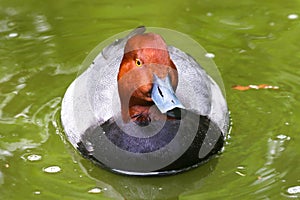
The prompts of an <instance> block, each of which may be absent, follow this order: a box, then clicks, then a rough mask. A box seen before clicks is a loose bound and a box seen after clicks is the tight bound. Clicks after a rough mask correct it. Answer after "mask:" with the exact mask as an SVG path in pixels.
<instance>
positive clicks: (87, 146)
mask: <svg viewBox="0 0 300 200" xmlns="http://www.w3.org/2000/svg"><path fill="white" fill-rule="evenodd" d="M85 147H86V150H87V151H88V152H89V153H92V152H93V151H94V147H93V144H92V143H91V142H89V141H87V142H86V144H85Z"/></svg>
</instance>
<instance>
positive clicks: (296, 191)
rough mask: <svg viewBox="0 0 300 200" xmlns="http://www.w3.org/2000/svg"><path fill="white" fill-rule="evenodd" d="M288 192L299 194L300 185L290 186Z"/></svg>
mask: <svg viewBox="0 0 300 200" xmlns="http://www.w3.org/2000/svg"><path fill="white" fill-rule="evenodd" d="M287 192H288V193H289V194H297V193H300V186H299V185H297V186H293V187H290V188H288V189H287Z"/></svg>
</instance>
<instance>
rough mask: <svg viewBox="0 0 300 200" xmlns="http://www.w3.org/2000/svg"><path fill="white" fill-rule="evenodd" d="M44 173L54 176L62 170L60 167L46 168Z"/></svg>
mask: <svg viewBox="0 0 300 200" xmlns="http://www.w3.org/2000/svg"><path fill="white" fill-rule="evenodd" d="M43 171H44V172H47V173H51V174H54V173H58V172H60V171H61V168H60V167H59V166H50V167H46V168H44V169H43Z"/></svg>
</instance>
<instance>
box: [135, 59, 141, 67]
mask: <svg viewBox="0 0 300 200" xmlns="http://www.w3.org/2000/svg"><path fill="white" fill-rule="evenodd" d="M135 64H136V66H138V67H141V66H142V61H141V60H140V59H138V58H137V59H135Z"/></svg>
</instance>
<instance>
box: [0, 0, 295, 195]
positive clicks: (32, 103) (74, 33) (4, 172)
mask: <svg viewBox="0 0 300 200" xmlns="http://www.w3.org/2000/svg"><path fill="white" fill-rule="evenodd" d="M124 2H125V1H114V2H103V1H101V2H100V1H64V0H63V1H57V2H55V3H53V1H48V0H44V1H43V2H42V1H27V2H26V3H20V1H11V0H2V1H1V5H0V196H1V197H2V198H1V199H33V198H36V197H38V198H41V199H61V198H62V197H66V198H67V199H88V200H91V199H97V200H99V199H102V197H103V196H105V197H110V198H112V199H127V200H130V199H139V198H140V199H141V198H144V199H151V198H152V199H154V198H157V199H164V198H170V199H178V197H177V196H178V195H179V194H183V195H182V196H183V199H191V198H192V199H223V198H224V197H225V199H226V198H231V197H232V199H280V198H299V197H300V191H299V190H300V189H299V187H300V178H299V166H300V163H299V140H300V136H299V135H300V134H299V126H298V122H299V119H300V113H299V110H300V104H299V102H300V94H299V81H300V79H299V77H300V71H299V56H300V54H299V52H300V51H299V40H300V37H299V28H300V26H299V20H300V19H299V13H298V12H299V2H298V1H295V0H291V1H289V2H288V4H285V5H284V6H282V2H281V1H279V0H274V1H272V2H270V1H257V0H252V1H250V0H246V1H236V2H234V1H230V2H224V1H220V0H215V1H211V0H207V1H197V2H196V1H192V0H186V1H174V3H173V4H170V3H169V2H167V1H157V2H156V3H153V2H149V1H145V2H141V1H140V2H139V4H129V3H128V2H125V3H124ZM165 2H166V3H165ZM175 2H176V3H175ZM129 5H130V6H129ZM157 8H159V9H157ZM228 8H231V9H228ZM249 8H251V9H249ZM78 13H80V15H78ZM175 15H176V17H174V16H175ZM124 16H130V18H126V17H124ZM138 25H148V26H161V27H166V28H172V29H176V30H178V31H181V32H184V33H186V34H188V35H190V36H191V37H193V38H194V39H196V40H197V41H198V42H200V43H201V44H202V45H203V46H205V47H206V48H207V50H208V51H209V52H213V54H214V56H212V55H207V56H211V57H214V58H213V59H214V60H215V62H216V63H217V65H218V66H219V67H220V70H221V72H222V76H223V78H224V83H225V85H226V87H227V91H226V93H227V99H228V104H229V107H230V109H231V113H232V117H233V121H234V125H233V132H232V134H231V135H230V136H231V139H230V143H229V145H227V147H226V148H227V149H226V151H225V152H224V154H222V155H221V156H220V158H218V159H213V160H211V161H210V162H209V163H207V164H205V165H203V166H201V167H200V168H198V169H195V170H193V171H190V172H187V173H184V174H180V175H178V176H170V177H161V178H145V179H142V178H134V177H125V176H118V175H114V174H111V173H108V172H106V171H104V170H101V169H99V168H98V167H96V166H93V165H92V164H90V163H89V162H88V161H86V160H84V159H82V158H81V157H80V155H78V154H77V153H74V151H73V149H72V148H71V147H70V145H64V142H65V141H63V142H62V140H61V138H62V139H63V140H64V138H65V137H64V135H63V132H62V129H61V127H60V125H59V124H60V121H59V116H58V115H59V109H60V100H61V99H60V98H61V97H62V96H63V94H64V92H65V89H66V87H67V86H68V85H69V83H70V82H71V81H72V80H73V79H74V78H75V77H76V72H77V69H78V66H79V65H80V63H81V62H82V60H83V59H84V57H85V53H86V52H88V51H90V50H91V49H92V48H93V47H94V46H95V45H96V44H98V43H99V42H100V41H101V40H102V39H104V38H107V37H108V36H109V35H113V34H115V33H118V32H120V31H123V30H127V29H130V28H134V27H136V26H138ZM250 83H252V84H260V83H267V84H272V85H278V86H279V87H280V89H279V90H278V91H276V92H275V91H270V90H269V91H264V90H259V91H252V90H251V91H246V92H237V91H232V90H231V89H230V86H232V85H235V84H242V85H248V84H250ZM278 129H280V131H278V132H277V130H278ZM274 130H275V131H274ZM57 134H59V135H57ZM59 136H61V138H60V137H59ZM34 155H40V156H41V159H40V160H39V158H38V157H35V156H34ZM71 155H74V156H73V157H75V160H80V162H79V161H78V164H79V165H80V166H81V167H80V166H78V164H77V163H76V162H73V160H72V158H73V157H72V156H71ZM35 159H37V160H36V161H34V160H35ZM217 162H218V163H217ZM214 163H215V164H214ZM216 163H217V164H216ZM211 165H212V168H210V166H211ZM214 165H215V166H214ZM49 166H59V167H60V168H61V171H60V172H59V173H54V174H48V173H45V172H43V171H42V169H44V168H47V167H49ZM201 174H202V175H201ZM89 191H90V192H89ZM229 194H230V195H232V196H230V197H229V196H228V195H229ZM280 195H281V196H280ZM198 197H199V198H198Z"/></svg>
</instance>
